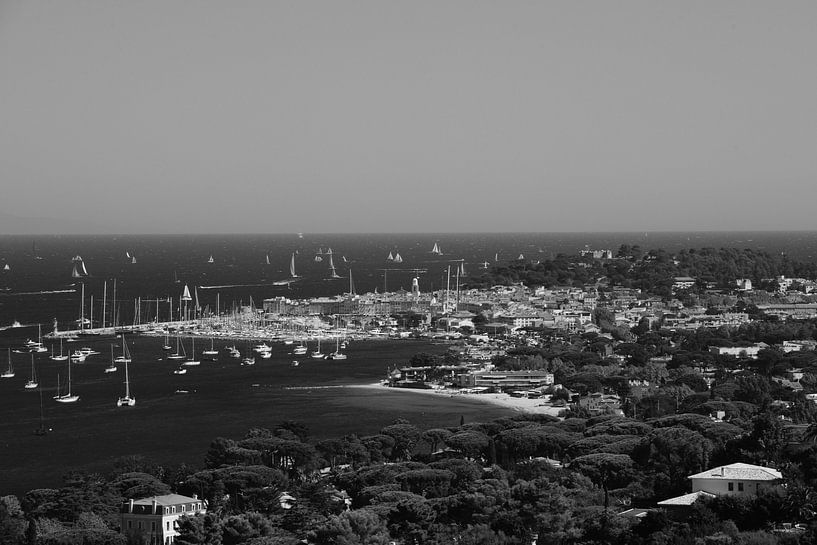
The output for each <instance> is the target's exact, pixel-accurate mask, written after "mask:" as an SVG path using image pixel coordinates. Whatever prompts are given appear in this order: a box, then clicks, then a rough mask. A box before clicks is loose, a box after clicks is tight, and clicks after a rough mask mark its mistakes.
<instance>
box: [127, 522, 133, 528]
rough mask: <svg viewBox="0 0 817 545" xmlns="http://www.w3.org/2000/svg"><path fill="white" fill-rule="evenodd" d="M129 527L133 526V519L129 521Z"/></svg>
mask: <svg viewBox="0 0 817 545" xmlns="http://www.w3.org/2000/svg"><path fill="white" fill-rule="evenodd" d="M128 528H133V521H132V520H129V521H128Z"/></svg>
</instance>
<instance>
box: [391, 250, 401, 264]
mask: <svg viewBox="0 0 817 545" xmlns="http://www.w3.org/2000/svg"><path fill="white" fill-rule="evenodd" d="M393 261H394V262H395V263H402V262H403V258H402V257H400V252H397V253H396V254H394V260H393Z"/></svg>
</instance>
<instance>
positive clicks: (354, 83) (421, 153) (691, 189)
mask: <svg viewBox="0 0 817 545" xmlns="http://www.w3.org/2000/svg"><path fill="white" fill-rule="evenodd" d="M815 29H817V2H814V1H813V0H808V1H803V2H796V1H785V2H771V1H763V2H753V1H747V0H738V1H717V2H712V1H710V0H704V1H699V2H695V1H683V2H681V1H677V2H669V1H655V0H649V1H644V2H633V1H615V2H610V1H573V0H568V1H564V2H553V1H531V2H522V1H503V2H497V1H491V2H477V1H467V2H459V1H446V0H433V1H427V2H426V1H417V0H410V1H409V0H406V1H401V2H394V1H384V0H377V1H372V2H362V1H357V0H354V1H352V0H347V1H338V0H331V1H329V0H327V1H323V2H311V1H303V0H297V1H287V2H284V1H280V2H277V1H271V0H263V1H257V2H251V1H240V0H239V1H227V0H224V1H220V2H213V1H202V0H196V1H192V0H190V1H182V0H177V1H167V0H159V1H137V0H121V1H120V0H99V1H96V2H91V1H80V0H70V1H67V0H65V1H63V0H53V1H37V0H28V1H9V0H0V185H2V189H3V191H2V192H0V227H2V226H3V225H5V226H6V227H5V229H6V230H8V229H9V228H13V227H9V226H8V222H9V219H10V218H11V217H12V216H11V215H14V216H18V217H45V218H57V219H59V220H60V222H58V225H60V224H63V225H72V226H77V225H80V226H86V227H85V228H86V230H97V231H100V232H110V233H114V232H116V233H126V232H130V233H142V232H145V233H147V232H151V233H154V232H295V231H306V232H361V231H418V232H419V231H426V232H428V231H432V232H433V231H474V230H477V231H597V230H615V231H629V230H634V231H646V230H717V229H725V230H744V229H745V230H748V229H815V228H817V222H815V219H814V218H815V217H817V60H815V52H817V31H815ZM63 218H64V219H65V221H64V222H63V221H62V219H63ZM68 218H70V222H69V221H68ZM18 221H19V222H24V220H18ZM85 222H87V223H85ZM81 228H82V227H80V229H81Z"/></svg>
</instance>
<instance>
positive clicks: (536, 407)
mask: <svg viewBox="0 0 817 545" xmlns="http://www.w3.org/2000/svg"><path fill="white" fill-rule="evenodd" d="M346 388H365V389H369V390H378V391H385V392H414V393H417V394H422V395H432V396H446V397H452V398H460V399H472V400H474V401H479V402H482V403H490V404H491V405H496V406H498V407H503V408H506V409H512V410H515V411H519V412H521V413H529V414H549V415H551V416H558V414H559V412H560V411H562V410H564V407H551V406H550V405H545V404H543V401H542V400H541V399H528V398H525V397H511V396H510V395H508V394H496V393H491V394H474V393H464V392H459V391H457V390H451V389H433V388H430V389H419V388H392V387H390V386H384V385H382V384H380V383H377V382H376V383H373V384H355V385H350V386H346Z"/></svg>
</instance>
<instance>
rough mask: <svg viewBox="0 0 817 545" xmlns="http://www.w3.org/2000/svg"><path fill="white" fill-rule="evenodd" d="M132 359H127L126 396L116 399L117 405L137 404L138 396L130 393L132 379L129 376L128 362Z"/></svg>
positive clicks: (128, 405) (130, 405)
mask: <svg viewBox="0 0 817 545" xmlns="http://www.w3.org/2000/svg"><path fill="white" fill-rule="evenodd" d="M129 361H130V359H127V360H125V397H120V398H119V399H117V400H116V406H117V407H122V406H126V407H133V406H134V405H136V398H135V397H132V396H131V395H130V379H129V377H128V362H129Z"/></svg>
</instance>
